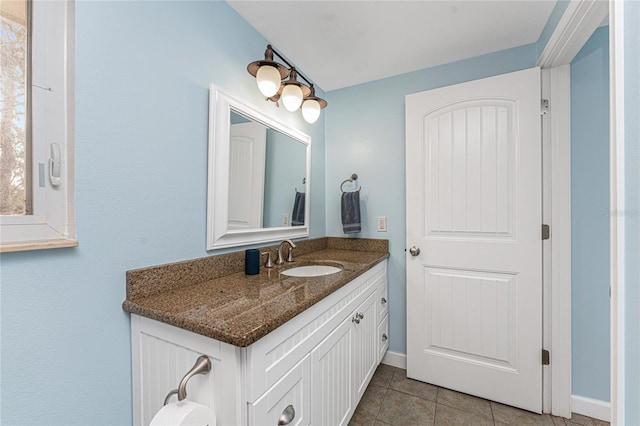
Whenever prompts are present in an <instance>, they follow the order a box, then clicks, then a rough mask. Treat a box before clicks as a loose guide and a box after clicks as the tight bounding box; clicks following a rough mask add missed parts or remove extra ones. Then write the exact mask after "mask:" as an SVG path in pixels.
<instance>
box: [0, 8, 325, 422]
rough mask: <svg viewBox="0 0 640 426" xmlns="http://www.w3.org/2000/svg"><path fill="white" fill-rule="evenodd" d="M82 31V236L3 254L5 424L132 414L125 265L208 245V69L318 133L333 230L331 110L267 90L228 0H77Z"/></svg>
mask: <svg viewBox="0 0 640 426" xmlns="http://www.w3.org/2000/svg"><path fill="white" fill-rule="evenodd" d="M76 41H77V53H76V76H77V78H76V98H77V102H76V105H77V125H76V129H77V138H76V154H77V159H76V174H77V180H76V200H77V209H76V210H77V224H78V227H77V230H78V239H79V241H80V247H78V248H75V249H56V250H45V251H35V252H22V253H7V254H2V257H1V267H2V284H1V292H2V293H1V336H2V339H1V341H2V348H1V351H2V352H1V356H2V362H1V370H0V376H1V377H2V380H1V386H2V389H1V392H2V401H1V406H0V412H1V414H0V416H1V417H0V423H2V424H5V425H9V424H43V425H55V424H60V425H70V424H78V425H87V424H111V425H124V424H131V421H132V409H131V408H132V407H131V401H132V398H131V346H130V331H129V315H128V314H127V313H125V312H124V311H122V309H121V307H120V305H121V303H122V301H123V300H124V298H125V271H126V270H128V269H133V268H139V267H144V266H150V265H158V264H162V263H165V262H175V261H179V260H184V259H193V258H197V257H203V256H206V255H208V254H214V253H207V252H206V251H205V230H206V226H205V225H206V222H205V211H206V187H207V184H206V181H207V124H208V116H207V114H208V104H207V103H208V92H209V84H210V83H216V84H218V85H219V86H221V87H223V88H225V89H227V90H228V91H230V92H232V93H235V94H236V95H237V96H239V97H242V98H244V99H246V100H248V101H249V102H251V103H253V104H254V105H257V106H261V107H262V108H263V109H264V111H265V112H266V113H268V114H272V115H273V116H275V117H276V118H277V119H278V120H280V121H282V122H285V123H286V124H290V125H293V126H296V127H298V128H300V129H301V130H303V131H304V132H306V133H308V134H310V135H311V137H312V149H313V151H312V155H313V159H314V161H313V168H312V172H311V180H312V185H313V187H312V192H313V194H314V198H313V203H312V206H311V212H312V214H311V224H310V225H311V236H313V237H318V236H324V235H325V234H326V232H325V217H324V180H325V178H324V168H325V165H324V151H325V150H324V122H323V120H324V118H323V117H321V119H320V121H319V122H317V123H316V124H315V125H307V124H306V123H305V122H304V121H303V120H302V118H301V115H300V114H299V113H298V114H291V113H288V112H286V111H284V109H279V110H278V109H276V108H275V106H273V105H270V104H267V103H266V102H264V100H263V99H262V98H261V96H260V94H259V92H258V90H257V89H256V87H255V79H253V78H252V77H251V76H250V75H249V74H248V73H247V72H246V66H247V64H248V63H249V62H251V61H254V60H256V59H258V58H260V57H261V56H262V55H263V53H264V49H265V46H266V40H265V39H264V38H262V37H261V36H260V35H259V34H258V33H257V32H256V31H255V30H254V29H253V28H252V27H250V26H249V24H248V23H247V22H246V21H244V20H243V19H242V18H240V17H239V16H238V15H237V14H236V13H235V12H234V11H233V10H232V9H231V8H230V7H229V6H228V5H227V4H226V3H225V2H219V1H211V2H203V1H194V2H186V1H180V2H158V1H144V2H84V1H81V2H77V3H76ZM316 90H318V88H316ZM319 96H321V97H323V95H322V94H320V95H319ZM323 115H324V114H323Z"/></svg>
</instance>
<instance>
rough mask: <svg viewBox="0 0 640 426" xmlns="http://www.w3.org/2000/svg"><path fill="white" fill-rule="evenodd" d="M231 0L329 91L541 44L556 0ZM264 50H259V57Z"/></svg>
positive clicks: (302, 69) (243, 14)
mask: <svg viewBox="0 0 640 426" xmlns="http://www.w3.org/2000/svg"><path fill="white" fill-rule="evenodd" d="M227 2H228V3H229V4H230V5H231V7H233V8H234V9H235V10H236V11H237V12H238V13H239V14H240V15H242V16H243V17H244V18H245V19H246V20H247V21H248V22H249V23H250V24H251V25H252V26H253V27H254V28H256V29H257V30H258V31H259V32H260V33H261V34H262V35H263V36H264V37H265V38H266V39H267V40H269V42H270V43H271V44H272V45H273V47H274V49H276V50H277V51H278V52H279V53H282V54H283V55H284V56H285V57H286V58H287V59H288V60H289V61H290V62H292V63H293V64H294V65H295V66H296V67H297V68H298V69H299V70H300V71H301V72H302V73H303V74H304V75H305V76H306V77H308V78H310V79H311V80H313V81H314V82H315V83H316V85H318V86H319V87H320V88H322V89H323V90H325V91H330V90H335V89H340V88H343V87H347V86H352V85H355V84H359V83H364V82H367V81H373V80H377V79H380V78H384V77H390V76H392V75H397V74H403V73H406V72H410V71H416V70H419V69H423V68H428V67H432V66H435V65H439V64H444V63H448V62H453V61H457V60H460V59H465V58H470V57H474V56H478V55H482V54H485V53H490V52H496V51H498V50H503V49H508V48H511V47H516V46H521V45H524V44H528V43H533V42H536V41H537V40H538V38H539V36H540V33H541V32H542V29H543V28H544V25H545V23H546V22H547V19H548V18H549V15H550V14H551V11H552V9H553V7H554V5H555V0H533V1H532V0H471V1H457V0H441V1H431V0H421V1H402V0H392V1H379V0H360V1H331V0H287V1H274V0H257V1H256V0H253V1H248V0H227ZM265 47H266V46H265ZM263 53H264V51H263V50H260V51H259V52H256V60H257V59H261V58H263V56H262V55H263Z"/></svg>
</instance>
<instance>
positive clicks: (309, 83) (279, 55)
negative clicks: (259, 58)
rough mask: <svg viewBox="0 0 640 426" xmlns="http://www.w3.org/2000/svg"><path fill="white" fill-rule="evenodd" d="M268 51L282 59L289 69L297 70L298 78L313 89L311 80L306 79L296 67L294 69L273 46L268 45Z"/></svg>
mask: <svg viewBox="0 0 640 426" xmlns="http://www.w3.org/2000/svg"><path fill="white" fill-rule="evenodd" d="M267 50H271V52H272V53H273V54H274V55H276V56H277V57H278V58H280V59H281V60H282V62H284V63H285V64H287V67H289V69H295V70H296V75H297V76H298V77H300V78H302V79H303V80H304V81H306V82H307V84H308V85H309V86H310V87H313V83H311V81H309V79H308V78H307V77H305V76H304V75H302V73H301V72H300V71H299V70H298V69H297V68H296V67H294V66H293V65H291V64H290V63H289V61H287V60H286V59H285V57H284V56H282V55H281V54H280V53H278V51H277V50H275V49H274V48H273V46H271V45H270V44H268V45H267Z"/></svg>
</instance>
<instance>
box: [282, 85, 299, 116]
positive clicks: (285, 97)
mask: <svg viewBox="0 0 640 426" xmlns="http://www.w3.org/2000/svg"><path fill="white" fill-rule="evenodd" d="M281 99H282V103H283V105H284V107H285V108H286V109H287V111H290V112H294V111H296V110H297V109H298V108H300V105H302V89H301V88H300V86H298V85H296V84H287V85H285V86H284V88H283V89H282V97H281Z"/></svg>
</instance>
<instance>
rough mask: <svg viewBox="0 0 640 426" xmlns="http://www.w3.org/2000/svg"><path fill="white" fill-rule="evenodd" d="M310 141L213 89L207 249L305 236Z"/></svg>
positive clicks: (210, 105) (215, 88)
mask: <svg viewBox="0 0 640 426" xmlns="http://www.w3.org/2000/svg"><path fill="white" fill-rule="evenodd" d="M310 145H311V138H310V137H309V136H308V135H306V134H304V133H302V132H300V131H298V130H297V129H293V128H291V127H288V126H285V125H283V124H281V123H279V122H277V121H276V120H274V119H272V118H271V117H269V116H267V115H265V114H264V113H262V112H261V111H258V110H256V109H255V108H254V107H252V106H250V105H249V104H247V103H245V102H244V101H242V100H240V99H238V98H236V97H234V96H232V95H230V94H228V93H226V92H224V91H222V90H221V89H219V88H218V87H216V86H214V85H212V86H211V92H210V100H209V160H208V175H209V177H208V180H209V184H208V194H207V249H208V250H211V249H217V248H222V247H234V246H240V245H246V244H255V243H262V242H269V241H277V240H281V239H285V238H299V237H306V236H308V235H309V226H308V222H309V200H310V194H309V187H310V183H309V170H310V164H311V147H310Z"/></svg>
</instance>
